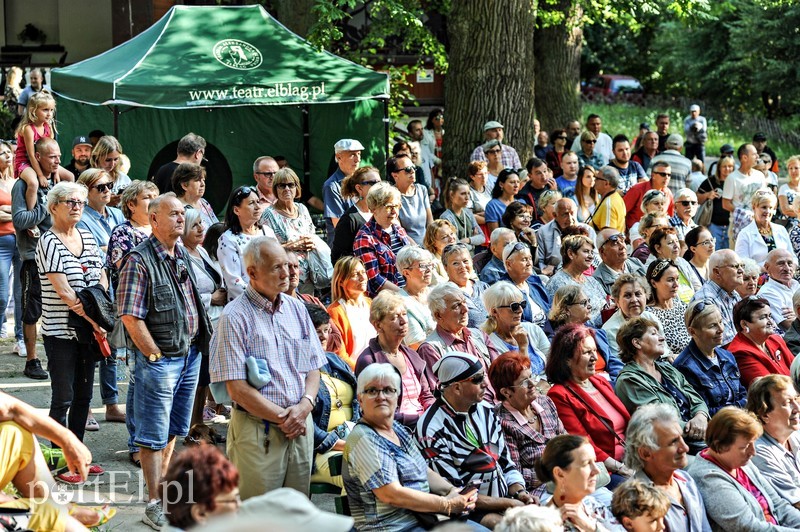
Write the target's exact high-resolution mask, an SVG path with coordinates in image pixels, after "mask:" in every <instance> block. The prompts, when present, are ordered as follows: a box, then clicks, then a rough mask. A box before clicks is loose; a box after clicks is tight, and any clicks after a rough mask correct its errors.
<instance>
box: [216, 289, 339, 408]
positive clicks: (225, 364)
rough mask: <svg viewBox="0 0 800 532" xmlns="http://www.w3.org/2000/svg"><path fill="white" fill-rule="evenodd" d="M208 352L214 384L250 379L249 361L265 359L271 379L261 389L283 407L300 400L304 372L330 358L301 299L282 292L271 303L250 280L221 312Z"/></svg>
mask: <svg viewBox="0 0 800 532" xmlns="http://www.w3.org/2000/svg"><path fill="white" fill-rule="evenodd" d="M210 353H211V358H210V359H209V374H210V375H211V382H226V381H237V380H246V379H247V367H246V359H247V358H249V357H253V358H256V359H259V360H265V361H266V365H267V369H268V373H269V377H270V379H269V382H268V383H267V384H266V385H265V386H263V387H261V388H260V389H259V392H260V393H261V395H262V396H263V397H264V398H265V399H268V400H269V401H272V402H273V403H275V404H276V405H278V407H280V408H289V407H290V406H293V405H295V404H297V403H299V402H300V400H301V399H302V398H303V394H305V393H306V392H305V386H306V385H305V381H306V375H308V373H309V372H311V371H314V370H316V369H319V368H321V367H322V366H324V365H325V364H326V363H327V361H328V360H327V358H326V357H325V352H324V351H323V350H322V345H320V343H319V338H318V337H317V333H316V331H315V329H314V324H313V323H312V322H311V317H310V316H309V315H308V311H306V308H305V306H304V305H303V302H302V301H300V300H299V299H295V298H293V297H289V296H287V295H285V294H279V295H278V299H277V303H276V304H274V305H273V304H272V302H271V301H270V300H268V299H267V298H266V297H264V296H263V295H261V294H260V293H258V292H256V290H255V289H254V288H253V287H252V286H250V285H249V284H248V285H247V288H246V289H245V291H244V295H243V296H242V297H240V298H238V299H235V300H234V301H232V302H231V303H228V305H226V306H225V309H224V310H223V311H222V315H221V316H220V318H219V322H217V328H216V330H215V331H214V336H213V338H212V339H211V348H210ZM261 376H262V377H263V376H264V374H263V372H262V373H261Z"/></svg>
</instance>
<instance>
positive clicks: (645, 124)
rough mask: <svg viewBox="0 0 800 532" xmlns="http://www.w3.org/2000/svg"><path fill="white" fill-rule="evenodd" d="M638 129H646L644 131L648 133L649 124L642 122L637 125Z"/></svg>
mask: <svg viewBox="0 0 800 532" xmlns="http://www.w3.org/2000/svg"><path fill="white" fill-rule="evenodd" d="M639 129H646V130H648V131H649V130H650V124H648V123H647V122H642V123H641V124H639Z"/></svg>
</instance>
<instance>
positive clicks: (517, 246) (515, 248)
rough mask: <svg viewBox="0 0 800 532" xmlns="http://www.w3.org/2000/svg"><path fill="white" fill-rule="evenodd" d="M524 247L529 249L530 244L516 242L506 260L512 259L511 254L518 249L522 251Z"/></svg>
mask: <svg viewBox="0 0 800 532" xmlns="http://www.w3.org/2000/svg"><path fill="white" fill-rule="evenodd" d="M523 249H528V245H527V244H525V243H524V242H517V243H516V244H514V247H513V248H511V252H510V253H509V254H508V257H506V260H508V259H510V258H511V255H513V254H514V253H516V252H517V251H522V250H523Z"/></svg>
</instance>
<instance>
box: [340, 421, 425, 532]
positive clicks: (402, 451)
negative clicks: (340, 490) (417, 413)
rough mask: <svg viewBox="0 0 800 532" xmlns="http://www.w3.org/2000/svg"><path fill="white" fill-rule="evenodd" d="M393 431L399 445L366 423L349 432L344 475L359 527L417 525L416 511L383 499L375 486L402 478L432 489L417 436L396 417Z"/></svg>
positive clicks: (380, 529) (381, 530)
mask: <svg viewBox="0 0 800 532" xmlns="http://www.w3.org/2000/svg"><path fill="white" fill-rule="evenodd" d="M394 432H395V434H397V438H398V439H399V440H400V445H396V444H395V443H394V442H392V441H390V440H388V439H386V438H384V437H383V436H381V435H380V434H378V433H377V432H375V430H374V429H372V428H371V427H369V426H367V425H365V424H364V423H357V424H356V426H355V427H354V428H353V430H352V432H351V433H350V434H349V435H348V436H347V440H346V442H345V447H344V470H343V471H342V479H343V481H344V486H345V488H346V490H347V498H348V500H349V502H350V512H351V515H352V516H353V519H354V520H355V525H356V528H357V529H358V530H359V531H369V532H373V531H377V532H394V531H395V530H406V529H409V528H412V527H414V526H415V525H417V518H416V517H415V516H414V514H413V513H411V512H410V511H409V510H405V509H403V508H400V507H398V506H393V505H391V504H387V503H383V502H381V501H380V500H378V498H377V497H376V496H375V494H374V493H373V491H372V490H375V489H377V488H381V487H383V486H386V485H387V484H391V483H392V482H399V483H400V485H402V486H403V487H404V488H409V489H413V490H416V491H421V492H424V493H430V486H429V485H428V466H427V464H426V463H425V460H424V459H423V458H422V455H421V454H420V452H419V449H417V447H416V442H415V441H414V438H413V437H412V435H411V433H410V432H409V431H408V429H407V428H405V427H404V426H403V425H401V424H400V423H398V422H397V421H395V422H394Z"/></svg>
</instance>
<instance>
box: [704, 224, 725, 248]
mask: <svg viewBox="0 0 800 532" xmlns="http://www.w3.org/2000/svg"><path fill="white" fill-rule="evenodd" d="M708 230H709V232H710V233H711V236H713V237H714V239H715V240H716V241H717V244H716V249H728V248H730V242H729V241H728V226H727V225H716V224H709V225H708Z"/></svg>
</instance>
